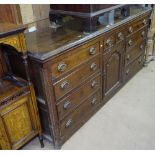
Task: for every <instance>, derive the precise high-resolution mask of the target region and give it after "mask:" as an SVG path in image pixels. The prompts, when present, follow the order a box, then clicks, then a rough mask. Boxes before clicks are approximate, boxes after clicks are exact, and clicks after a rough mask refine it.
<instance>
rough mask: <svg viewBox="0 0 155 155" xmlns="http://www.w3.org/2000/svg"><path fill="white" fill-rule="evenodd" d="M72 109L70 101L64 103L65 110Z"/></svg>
mask: <svg viewBox="0 0 155 155" xmlns="http://www.w3.org/2000/svg"><path fill="white" fill-rule="evenodd" d="M70 107H71V102H70V101H66V102H65V103H64V109H65V110H67V109H69V108H70Z"/></svg>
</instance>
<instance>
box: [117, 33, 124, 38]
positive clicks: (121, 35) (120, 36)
mask: <svg viewBox="0 0 155 155" xmlns="http://www.w3.org/2000/svg"><path fill="white" fill-rule="evenodd" d="M118 38H119V40H124V36H123V33H122V32H120V33H118Z"/></svg>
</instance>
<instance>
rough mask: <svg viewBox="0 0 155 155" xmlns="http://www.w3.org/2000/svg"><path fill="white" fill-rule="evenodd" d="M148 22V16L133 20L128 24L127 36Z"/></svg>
mask: <svg viewBox="0 0 155 155" xmlns="http://www.w3.org/2000/svg"><path fill="white" fill-rule="evenodd" d="M147 24H148V19H147V17H145V18H142V19H140V20H136V21H134V22H131V23H129V24H128V25H127V36H128V35H131V34H133V33H134V32H136V31H138V30H139V29H141V28H143V27H144V26H146V25H147Z"/></svg>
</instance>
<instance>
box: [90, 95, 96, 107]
mask: <svg viewBox="0 0 155 155" xmlns="http://www.w3.org/2000/svg"><path fill="white" fill-rule="evenodd" d="M91 104H92V105H95V104H97V99H96V97H94V98H93V100H92V101H91Z"/></svg>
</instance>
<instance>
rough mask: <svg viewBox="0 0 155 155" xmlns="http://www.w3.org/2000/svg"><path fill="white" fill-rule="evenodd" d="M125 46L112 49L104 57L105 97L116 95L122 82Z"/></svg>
mask: <svg viewBox="0 0 155 155" xmlns="http://www.w3.org/2000/svg"><path fill="white" fill-rule="evenodd" d="M123 53H124V45H123V44H120V45H119V46H116V47H112V48H111V49H109V50H108V51H106V52H105V54H104V55H103V61H104V67H103V74H104V76H103V87H104V88H103V92H104V94H103V95H104V97H106V96H109V95H110V94H112V93H114V92H115V91H116V89H117V88H118V87H119V86H120V84H121V80H122V77H121V75H122V69H123V63H122V62H123V61H122V59H123Z"/></svg>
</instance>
